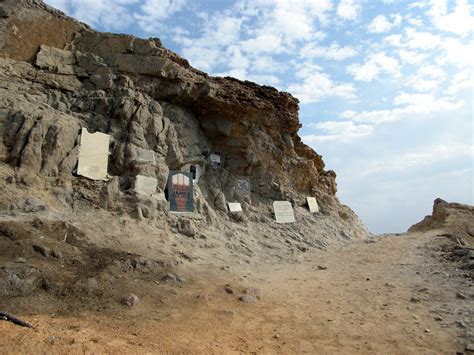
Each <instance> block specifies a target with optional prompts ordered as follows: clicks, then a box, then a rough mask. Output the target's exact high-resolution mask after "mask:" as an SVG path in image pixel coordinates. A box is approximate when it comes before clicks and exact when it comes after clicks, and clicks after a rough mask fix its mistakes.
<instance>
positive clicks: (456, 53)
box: [439, 38, 474, 68]
mask: <svg viewBox="0 0 474 355" xmlns="http://www.w3.org/2000/svg"><path fill="white" fill-rule="evenodd" d="M440 46H441V48H442V49H443V50H444V55H443V56H442V57H441V58H439V64H440V65H443V64H445V63H450V64H454V65H456V66H458V67H461V68H464V67H471V68H472V67H474V61H473V60H472V57H473V55H474V41H470V42H468V43H463V42H461V41H460V40H458V39H455V38H445V39H444V40H443V42H442V44H441V45H440Z"/></svg>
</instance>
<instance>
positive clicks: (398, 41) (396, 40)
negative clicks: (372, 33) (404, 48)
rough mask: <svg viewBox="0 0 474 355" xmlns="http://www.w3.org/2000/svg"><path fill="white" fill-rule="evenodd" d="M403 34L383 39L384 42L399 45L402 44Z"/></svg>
mask: <svg viewBox="0 0 474 355" xmlns="http://www.w3.org/2000/svg"><path fill="white" fill-rule="evenodd" d="M401 40H402V35H390V36H387V37H385V38H384V39H383V43H385V44H388V45H391V46H395V47H399V46H400V45H401Z"/></svg>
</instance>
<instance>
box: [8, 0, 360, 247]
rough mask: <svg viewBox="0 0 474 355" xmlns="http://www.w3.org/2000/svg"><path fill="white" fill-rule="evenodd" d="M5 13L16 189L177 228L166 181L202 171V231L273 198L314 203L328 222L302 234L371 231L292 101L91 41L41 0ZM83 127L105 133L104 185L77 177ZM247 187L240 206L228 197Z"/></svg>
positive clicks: (14, 3) (124, 43) (183, 64)
mask: <svg viewBox="0 0 474 355" xmlns="http://www.w3.org/2000/svg"><path fill="white" fill-rule="evenodd" d="M0 10H1V12H0V13H1V14H2V16H0V162H1V164H4V165H5V169H7V167H8V169H12V171H13V172H14V181H15V182H16V183H20V184H25V185H26V186H27V187H30V188H32V187H34V188H38V189H45V191H50V192H51V191H54V196H55V198H57V199H58V200H60V201H62V203H63V205H64V206H67V208H76V207H77V206H82V204H77V203H76V204H75V203H73V202H71V201H74V199H79V198H83V199H84V200H87V201H89V202H90V203H93V204H95V205H96V206H100V207H101V208H105V209H107V210H112V211H122V212H123V211H124V212H127V213H129V214H130V215H138V216H139V217H140V219H142V218H148V219H156V218H158V219H159V218H162V219H166V220H169V221H170V223H171V224H173V223H174V222H173V217H170V216H169V215H168V211H167V208H166V203H163V201H164V200H163V196H164V193H165V190H166V182H167V178H168V173H169V171H170V170H182V171H190V168H191V166H194V167H196V166H198V167H199V171H200V178H199V183H198V185H197V186H196V188H195V196H194V205H195V211H196V213H198V214H200V215H202V216H203V219H200V220H199V221H198V222H196V224H197V225H198V226H197V227H196V228H206V227H205V226H208V227H209V226H214V227H217V226H222V225H223V223H230V222H228V221H229V218H228V217H227V214H226V202H228V201H241V202H242V203H243V206H244V211H245V213H247V214H248V217H249V218H248V221H249V223H260V222H261V220H270V216H271V209H270V208H271V205H272V201H274V200H288V201H290V202H291V203H292V204H293V206H294V207H297V208H301V207H302V206H303V205H304V203H305V199H306V196H315V197H316V198H317V199H318V202H319V203H320V205H321V211H322V215H324V216H326V217H325V218H326V220H322V219H321V220H318V221H317V222H314V218H313V217H312V216H310V215H306V214H305V217H304V220H305V222H304V223H303V224H304V226H305V227H304V228H306V229H304V230H305V231H309V230H311V228H320V231H321V233H320V235H325V236H328V238H329V236H335V237H337V238H339V237H340V238H342V239H344V238H352V237H363V236H365V235H367V233H368V232H367V230H366V228H365V227H364V226H363V224H362V223H361V222H360V221H359V219H358V218H357V216H356V215H355V214H354V213H353V212H352V211H351V210H350V209H349V208H348V207H346V206H343V205H341V204H340V203H339V201H338V200H337V198H336V197H335V194H336V190H337V189H336V182H335V178H336V175H335V173H334V172H332V171H325V170H324V163H323V161H322V159H321V156H320V155H318V154H317V153H316V152H314V151H313V150H312V149H311V148H310V147H308V146H307V145H305V144H304V143H302V141H301V139H300V137H299V136H298V133H297V132H298V129H299V127H300V123H299V120H298V100H297V99H296V98H294V97H293V96H292V95H291V94H288V93H284V92H279V91H277V90H276V89H274V88H272V87H268V86H260V85H257V84H255V83H252V82H248V81H240V80H237V79H234V78H229V77H226V78H217V77H210V76H208V75H207V74H205V73H203V72H201V71H199V70H196V69H194V68H192V67H191V66H190V65H189V63H188V62H187V61H186V60H185V59H183V58H181V57H180V56H179V55H177V54H175V53H173V52H171V51H170V50H168V49H166V48H164V47H163V46H162V44H161V42H160V41H159V40H158V39H139V38H135V37H133V36H128V35H115V34H110V33H99V32H96V31H93V30H91V29H90V28H89V27H88V26H87V25H85V24H82V23H79V22H77V21H75V20H73V19H71V18H69V17H67V16H65V15H64V14H63V13H61V12H60V11H57V10H54V9H52V8H50V7H48V6H47V5H45V4H44V3H43V2H42V1H40V0H4V1H1V2H0ZM82 128H87V130H88V131H89V132H91V133H93V132H102V133H105V134H108V135H110V138H111V139H110V141H111V144H110V152H109V154H110V155H109V164H108V165H109V168H108V174H109V175H110V177H111V178H112V177H113V178H112V179H111V180H110V181H109V182H106V183H103V185H101V186H99V185H97V186H96V185H94V183H92V182H85V180H84V178H81V177H77V176H75V175H74V174H73V172H74V169H75V166H76V163H77V156H78V151H79V133H80V131H81V129H82ZM211 154H217V155H219V156H220V158H221V162H220V164H217V165H216V164H215V163H212V162H211V161H210V159H209V157H210V155H211ZM8 169H7V170H8ZM137 176H144V177H147V178H151V179H156V185H157V187H156V196H160V198H159V199H157V198H155V199H154V202H150V201H151V200H150V199H152V200H153V198H152V197H149V196H147V197H146V198H145V197H144V196H140V195H139V194H138V195H137V194H136V193H135V192H134V184H135V181H136V177H137ZM242 178H245V179H248V181H249V182H250V185H251V192H250V194H249V196H247V197H240V196H237V195H236V194H235V186H236V182H237V181H238V180H239V179H242ZM78 186H80V188H79V187H78ZM78 189H80V191H81V193H80V194H78V193H77V191H78ZM81 196H82V197H81ZM157 201H158V202H157ZM71 206H72V207H71ZM301 210H303V208H301ZM137 211H138V213H137ZM265 216H266V217H265ZM297 219H298V218H297ZM244 220H245V221H247V218H245V219H244ZM246 223H247V222H246ZM312 223H316V224H315V225H314V226H313V227H311V226H312ZM305 233H306V232H305ZM303 234H304V233H303ZM302 238H303V237H302Z"/></svg>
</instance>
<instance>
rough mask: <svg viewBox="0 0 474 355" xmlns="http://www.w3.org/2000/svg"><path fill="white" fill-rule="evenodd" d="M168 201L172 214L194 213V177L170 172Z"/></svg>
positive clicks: (188, 174) (178, 172) (189, 174)
mask: <svg viewBox="0 0 474 355" xmlns="http://www.w3.org/2000/svg"><path fill="white" fill-rule="evenodd" d="M168 201H169V202H170V211H171V212H193V177H192V176H191V173H183V172H181V171H170V174H169V176H168Z"/></svg>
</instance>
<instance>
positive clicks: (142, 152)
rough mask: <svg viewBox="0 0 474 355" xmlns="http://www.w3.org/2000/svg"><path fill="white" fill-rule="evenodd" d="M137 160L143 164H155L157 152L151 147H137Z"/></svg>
mask: <svg viewBox="0 0 474 355" xmlns="http://www.w3.org/2000/svg"><path fill="white" fill-rule="evenodd" d="M137 162H138V163H142V164H155V152H154V151H153V150H149V149H143V148H138V149H137Z"/></svg>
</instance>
